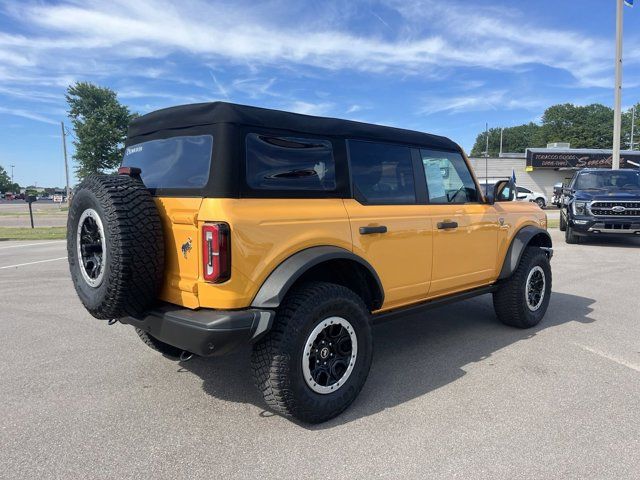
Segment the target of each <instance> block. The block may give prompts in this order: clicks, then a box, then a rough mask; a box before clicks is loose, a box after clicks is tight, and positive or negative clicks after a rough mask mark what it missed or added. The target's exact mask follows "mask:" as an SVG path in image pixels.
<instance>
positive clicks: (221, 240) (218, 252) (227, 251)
mask: <svg viewBox="0 0 640 480" xmlns="http://www.w3.org/2000/svg"><path fill="white" fill-rule="evenodd" d="M202 266H203V273H204V279H205V280H206V281H207V282H214V283H220V282H224V281H226V280H229V277H230V276H231V234H230V230H229V225H227V224H226V223H205V224H204V226H203V227H202Z"/></svg>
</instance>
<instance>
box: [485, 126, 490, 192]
mask: <svg viewBox="0 0 640 480" xmlns="http://www.w3.org/2000/svg"><path fill="white" fill-rule="evenodd" d="M484 135H485V137H487V145H486V148H485V150H484V181H485V183H488V182H489V122H487V123H485V124H484Z"/></svg>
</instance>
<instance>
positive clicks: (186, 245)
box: [182, 237, 193, 258]
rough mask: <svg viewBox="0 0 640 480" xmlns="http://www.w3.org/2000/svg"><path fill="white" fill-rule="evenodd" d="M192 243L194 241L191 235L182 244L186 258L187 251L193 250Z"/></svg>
mask: <svg viewBox="0 0 640 480" xmlns="http://www.w3.org/2000/svg"><path fill="white" fill-rule="evenodd" d="M192 243H193V242H192V241H191V237H189V238H187V241H186V242H184V243H183V244H182V255H183V256H184V258H187V253H189V252H190V251H191V244H192Z"/></svg>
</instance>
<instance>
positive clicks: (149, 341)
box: [136, 328, 183, 359]
mask: <svg viewBox="0 0 640 480" xmlns="http://www.w3.org/2000/svg"><path fill="white" fill-rule="evenodd" d="M136 333H137V334H138V336H139V337H140V339H141V340H142V341H143V342H144V343H145V344H146V345H147V346H148V347H149V348H151V349H153V350H155V351H156V352H160V353H161V354H163V355H165V356H167V357H170V358H172V359H176V358H180V355H181V354H182V352H183V350H182V349H181V348H177V347H174V346H173V345H169V344H168V343H164V342H162V341H160V340H158V339H157V338H156V337H154V336H153V335H151V334H150V333H148V332H145V331H144V330H141V329H139V328H136Z"/></svg>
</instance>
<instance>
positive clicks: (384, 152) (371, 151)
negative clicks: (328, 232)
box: [348, 140, 416, 204]
mask: <svg viewBox="0 0 640 480" xmlns="http://www.w3.org/2000/svg"><path fill="white" fill-rule="evenodd" d="M348 145H349V159H350V165H351V177H352V179H353V184H354V189H355V191H356V194H357V196H358V197H360V198H361V199H362V200H364V201H365V202H366V203H374V204H375V203H378V204H410V203H415V202H416V192H415V186H414V183H413V166H412V163H411V150H410V149H409V147H402V146H397V145H387V144H384V143H373V142H361V141H354V140H349V142H348Z"/></svg>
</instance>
